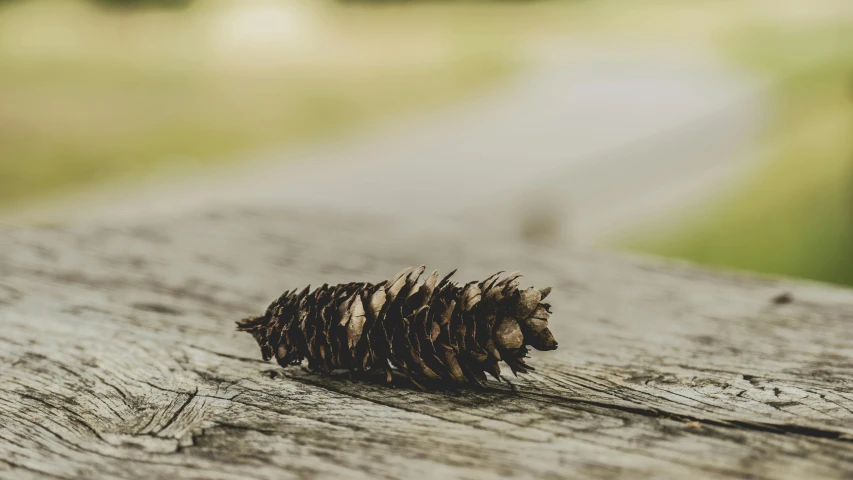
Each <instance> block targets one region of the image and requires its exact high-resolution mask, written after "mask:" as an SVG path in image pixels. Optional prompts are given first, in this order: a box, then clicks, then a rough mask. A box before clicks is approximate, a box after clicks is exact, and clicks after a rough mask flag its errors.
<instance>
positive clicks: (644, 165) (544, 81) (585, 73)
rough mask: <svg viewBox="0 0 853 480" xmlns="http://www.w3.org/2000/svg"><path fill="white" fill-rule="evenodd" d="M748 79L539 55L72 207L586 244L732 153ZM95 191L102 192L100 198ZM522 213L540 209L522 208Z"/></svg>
mask: <svg viewBox="0 0 853 480" xmlns="http://www.w3.org/2000/svg"><path fill="white" fill-rule="evenodd" d="M760 91H761V90H760V86H759V85H758V84H757V83H756V82H754V81H752V80H750V79H749V78H748V77H744V76H742V75H740V74H738V73H737V72H732V71H729V70H726V69H724V68H721V67H720V66H718V65H716V64H715V63H714V62H712V61H710V60H708V59H695V58H687V57H680V56H677V55H674V54H660V53H655V52H652V53H649V52H642V51H636V52H631V51H618V52H606V51H598V50H578V51H576V52H561V53H557V54H555V53H548V54H543V55H542V59H541V61H540V62H538V63H536V67H535V68H534V69H532V71H529V72H528V73H526V74H524V75H522V76H521V77H520V78H518V79H517V80H516V81H515V82H512V83H510V84H508V85H506V86H504V87H502V88H499V89H495V90H493V91H491V92H490V93H488V94H486V95H483V96H481V97H479V98H477V99H474V100H471V101H469V102H467V103H466V104H465V105H461V106H457V107H454V108H451V109H446V110H444V111H441V112H436V113H433V114H430V115H426V116H421V117H418V118H417V119H414V120H412V119H410V120H408V121H403V122H399V123H398V124H395V125H392V126H391V127H390V128H386V129H383V130H382V131H378V132H373V133H370V134H363V135H360V136H357V137H351V138H346V139H339V140H337V141H335V142H333V143H327V144H323V145H320V146H314V147H310V148H304V149H301V150H299V151H289V152H288V153H285V154H276V155H270V156H269V158H268V160H270V161H269V162H266V161H261V162H252V163H251V168H246V169H243V168H236V169H234V170H232V171H230V172H229V174H228V175H227V178H224V177H221V176H217V177H207V178H202V179H200V180H196V181H194V182H191V183H180V184H177V185H159V186H158V187H157V188H154V189H152V190H151V191H148V192H144V193H142V194H140V195H138V196H137V195H130V196H124V198H123V200H122V201H121V202H120V203H118V204H116V203H115V202H114V201H113V199H110V202H109V203H107V202H97V201H93V202H92V203H95V202H97V203H99V204H100V205H99V206H98V207H95V208H86V209H82V212H84V213H83V215H84V216H87V217H103V216H118V217H127V216H132V217H137V216H139V215H145V214H152V213H157V214H160V213H170V212H184V211H186V210H188V209H195V208H210V207H211V206H212V205H215V204H217V203H218V202H227V203H235V202H236V203H240V202H246V203H249V204H258V203H266V204H272V205H275V204H287V205H291V206H298V207H303V208H306V209H316V210H334V211H352V212H358V213H371V214H379V215H386V216H391V217H393V218H396V219H398V220H399V222H400V224H401V225H403V226H409V227H411V228H414V229H424V230H434V229H450V230H453V231H460V230H459V229H460V228H461V229H462V230H461V231H464V232H466V233H467V232H472V233H481V234H501V235H518V234H525V235H530V236H544V237H549V238H550V237H558V238H568V239H570V240H572V241H576V242H581V243H589V242H594V241H595V240H597V239H599V238H601V237H602V236H606V235H610V234H613V233H617V232H619V231H622V230H624V229H626V228H629V227H630V226H632V225H634V224H636V223H641V222H646V221H650V220H651V219H653V218H657V217H659V216H661V215H663V214H666V213H670V212H672V211H674V210H677V209H679V208H683V207H684V206H686V205H689V204H690V202H691V201H695V200H696V199H698V198H700V197H701V196H702V195H703V194H706V193H707V192H709V191H710V190H713V189H714V187H715V186H718V185H720V182H723V181H725V180H730V179H732V178H733V177H734V176H736V175H737V172H738V171H739V169H741V168H743V166H744V165H745V164H746V163H745V162H744V161H743V159H744V158H745V153H746V152H747V150H748V147H749V145H750V143H751V140H752V138H753V137H754V136H755V135H756V132H757V131H758V129H759V127H760V126H761V123H762V118H761V114H762V104H761V101H760V100H761V98H760V95H758V93H759V92H760ZM104 205H107V206H104ZM533 212H540V213H539V214H534V213H533Z"/></svg>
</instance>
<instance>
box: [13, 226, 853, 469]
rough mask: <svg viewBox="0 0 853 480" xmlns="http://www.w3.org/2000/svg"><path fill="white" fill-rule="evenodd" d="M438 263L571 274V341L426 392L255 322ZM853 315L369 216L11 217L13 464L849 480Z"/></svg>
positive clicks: (782, 289) (849, 307)
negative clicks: (299, 344) (266, 342)
mask: <svg viewBox="0 0 853 480" xmlns="http://www.w3.org/2000/svg"><path fill="white" fill-rule="evenodd" d="M424 263H425V264H428V266H429V267H434V268H441V269H443V270H445V271H447V270H449V269H452V268H456V267H459V268H460V272H459V274H458V277H459V278H460V279H468V278H471V279H475V278H480V277H484V276H485V275H488V274H490V273H493V271H495V270H499V269H503V270H515V269H519V270H522V271H523V272H524V273H525V274H526V277H525V278H524V279H523V280H524V283H526V284H529V285H536V286H546V285H551V286H553V287H554V293H552V296H553V301H552V303H553V305H554V308H553V310H554V312H555V315H554V317H552V325H553V327H552V330H553V331H554V333H555V335H556V336H557V338H558V340H559V341H560V348H559V349H558V350H556V351H555V352H548V353H540V352H536V353H534V357H533V359H532V360H531V364H532V365H534V366H535V367H537V371H536V372H535V373H534V374H532V375H530V376H528V377H526V378H523V379H519V380H518V381H517V385H516V386H517V391H513V389H510V388H509V387H508V386H506V385H504V384H497V383H495V384H494V385H492V386H490V388H488V389H486V390H458V391H432V392H419V391H415V390H411V389H407V388H402V387H398V388H389V387H387V386H385V385H381V384H373V383H364V382H361V383H357V382H352V381H350V380H348V379H347V378H345V377H343V376H342V377H320V376H316V375H313V374H310V373H307V372H304V371H302V370H300V369H298V368H291V369H287V370H283V369H280V368H277V366H276V365H274V364H272V363H264V362H262V361H260V360H259V352H258V351H257V347H256V345H255V344H254V342H253V340H252V339H251V338H250V337H249V336H248V335H245V334H239V333H238V332H235V331H234V324H233V322H234V321H235V320H236V319H239V318H241V317H243V316H246V315H250V314H255V313H258V312H260V311H262V310H263V309H264V308H265V307H266V305H267V304H268V303H269V301H271V300H272V299H273V298H274V297H276V296H277V295H278V294H280V293H281V292H282V291H284V290H286V289H289V288H294V287H301V286H304V285H306V284H314V285H319V284H322V283H323V282H330V283H334V282H341V281H353V280H378V279H383V278H385V277H387V276H388V275H389V274H391V273H393V272H396V271H397V270H399V269H400V268H401V267H403V266H406V265H412V264H415V265H419V264H424ZM782 293H789V294H790V297H791V301H790V302H787V303H786V302H776V301H774V298H776V297H777V296H778V295H780V294H782ZM549 298H550V297H549ZM851 322H853V291H850V290H845V289H840V288H835V287H830V286H825V285H819V284H812V283H804V282H792V281H784V280H777V279H761V278H755V277H749V276H745V275H737V274H731V273H720V272H708V271H702V270H698V269H694V268H690V267H686V266H683V265H677V264H664V263H661V262H660V261H656V260H648V259H647V260H643V259H637V258H628V257H621V256H617V255H614V254H610V253H598V252H590V251H575V250H572V249H570V248H545V247H533V246H525V245H517V244H511V243H501V242H498V241H494V240H481V239H476V238H466V239H461V238H445V237H441V236H438V235H432V236H425V235H413V234H412V233H411V232H408V233H407V232H405V231H400V230H398V229H397V228H395V227H394V225H391V224H386V223H382V222H380V221H376V220H368V219H356V218H343V217H330V216H322V217H317V216H308V215H300V214H296V213H293V212H288V211H274V210H270V211H264V210H234V211H228V212H217V213H215V214H201V213H199V214H196V215H194V216H192V217H190V218H171V219H159V220H151V221H149V222H147V223H145V224H131V223H127V224H124V225H112V226H102V225H94V224H90V225H78V226H74V227H62V228H60V227H46V228H40V229H13V230H11V229H7V230H6V231H3V232H0V327H2V328H0V344H2V347H0V362H2V363H0V365H2V368H0V389H2V393H0V417H2V421H0V477H4V478H48V477H57V478H81V477H89V478H91V477H106V476H109V477H115V478H151V477H170V478H270V479H273V478H275V479H281V478H304V477H314V476H319V477H341V478H418V477H455V478H493V477H508V478H572V477H581V478H610V477H630V478H644V477H655V478H660V477H673V478H675V477H678V478H683V477H685V476H687V475H693V476H697V475H698V476H700V477H709V478H714V477H719V478H722V477H732V476H735V477H745V478H803V477H821V478H849V476H850V475H853V462H851V460H853V421H851V420H853V381H852V380H853V379H851V377H852V376H853V368H851V365H850V358H851V355H853V329H851V328H849V325H850V324H851Z"/></svg>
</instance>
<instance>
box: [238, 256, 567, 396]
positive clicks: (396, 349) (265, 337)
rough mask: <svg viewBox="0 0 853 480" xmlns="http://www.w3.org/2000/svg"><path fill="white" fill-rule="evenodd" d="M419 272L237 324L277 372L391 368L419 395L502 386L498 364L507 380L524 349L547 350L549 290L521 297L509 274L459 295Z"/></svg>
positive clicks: (302, 299) (341, 289)
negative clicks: (490, 380)
mask: <svg viewBox="0 0 853 480" xmlns="http://www.w3.org/2000/svg"><path fill="white" fill-rule="evenodd" d="M423 272H424V267H423V266H422V267H419V268H417V269H415V268H411V267H410V268H407V269H405V270H403V271H402V272H400V273H398V274H397V275H395V276H394V277H393V278H392V279H391V280H388V281H385V282H382V283H378V284H372V283H348V284H342V285H337V286H333V287H330V286H329V285H323V286H322V287H320V288H318V289H316V290H314V291H313V292H309V289H310V287H306V288H305V289H304V290H302V291H301V292H299V293H297V292H296V290H293V291H292V292H285V293H284V294H283V295H282V296H281V297H279V298H278V300H276V301H274V302H273V303H272V304H271V305H270V306H269V308H267V311H266V313H265V314H264V315H263V316H261V317H254V318H248V319H245V320H242V321H240V322H237V329H238V330H240V331H243V332H249V333H251V334H252V336H253V337H254V338H255V340H257V342H258V345H260V347H261V354H262V355H263V358H264V360H269V359H270V358H272V357H273V356H275V358H276V360H277V361H278V363H279V364H280V365H281V366H282V367H287V366H289V365H298V364H300V363H301V362H302V360H303V359H306V358H307V359H308V367H309V368H310V369H312V370H314V371H319V372H326V373H327V372H330V371H332V370H338V369H348V370H350V372H351V373H360V372H371V371H379V372H384V373H385V374H386V378H387V381H388V382H391V380H392V369H391V366H393V367H394V368H396V369H397V370H398V371H400V372H402V373H403V374H405V375H406V376H407V377H408V378H409V379H410V380H411V381H412V383H414V384H415V385H417V386H418V387H421V388H423V385H424V384H425V383H428V382H436V381H445V382H454V383H468V384H475V385H484V383H485V382H486V375H485V373H486V372H488V373H490V374H491V375H492V376H494V377H495V378H497V379H498V380H500V372H501V370H500V367H499V366H498V362H500V361H501V360H503V361H504V362H506V363H507V365H509V368H510V369H511V370H512V372H513V373H514V374H518V373H519V372H520V373H527V371H528V370H533V367H530V366H528V365H527V364H525V363H524V358H525V357H526V356H527V353H528V346H531V347H533V348H535V349H537V350H553V349H555V348H557V342H556V340H555V339H554V336H553V335H552V334H551V331H550V330H548V317H550V305H548V304H547V303H541V301H542V299H543V298H545V297H546V296H547V295H548V293H549V292H550V291H551V289H550V288H545V289H542V290H536V289H534V288H528V289H527V290H519V289H518V282H517V281H516V279H517V278H518V277H519V276H520V275H519V274H518V273H513V274H510V275H509V276H507V277H506V278H504V279H503V280H500V281H499V276H500V273H501V272H499V273H496V274H495V275H492V276H491V277H489V278H487V279H486V280H483V281H482V282H471V283H468V284H466V285H465V286H464V287H461V286H459V285H457V284H456V283H455V282H451V281H450V277H451V276H452V275H453V274H454V273H455V272H456V271H455V270H454V271H453V272H451V273H450V275H447V276H446V277H445V278H444V279H443V280H441V281H440V282H439V281H438V271H435V272H433V274H432V275H430V276H429V277H428V278H427V279H426V280H425V281H424V282H423V283H420V284H419V283H418V279H419V278H420V277H421V275H422V274H423Z"/></svg>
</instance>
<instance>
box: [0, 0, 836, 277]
mask: <svg viewBox="0 0 853 480" xmlns="http://www.w3.org/2000/svg"><path fill="white" fill-rule="evenodd" d="M235 202H248V203H253V204H281V205H288V206H292V207H294V208H300V209H316V210H318V211H320V210H335V211H344V212H350V211H351V212H354V213H358V214H371V215H384V216H390V217H393V218H395V219H398V220H399V222H400V224H401V225H403V226H404V227H402V228H417V229H421V230H423V231H424V232H425V234H429V233H436V232H438V233H441V234H448V233H449V234H453V235H464V236H470V237H471V238H472V241H473V239H477V240H476V241H481V240H483V239H485V240H486V241H487V240H488V238H490V237H494V236H500V237H517V238H518V239H520V240H521V241H525V242H532V243H542V244H563V243H571V244H581V245H592V246H597V247H601V248H612V249H619V250H629V251H634V252H642V253H648V254H653V255H662V256H666V257H674V258H681V259H686V260H689V261H694V262H699V263H702V264H707V265H713V266H718V267H725V268H734V269H745V270H751V271H755V272H762V273H769V274H782V275H789V276H796V277H803V278H809V279H815V280H821V281H828V282H835V283H840V284H847V285H853V2H851V1H850V0H772V1H771V0H737V1H734V0H691V1H684V0H681V1H674V0H632V1H626V0H550V1H548V0H542V1H450V0H448V1H414V0H412V1H379V0H376V1H368V0H363V1H355V0H350V1H332V0H195V1H189V0H89V1H87V0H0V219H2V220H3V222H4V223H33V222H36V223H39V222H45V221H56V220H62V221H67V220H70V219H76V218H81V219H82V218H100V217H105V216H113V217H118V218H124V219H127V218H137V217H138V216H140V215H149V214H160V213H163V212H167V213H174V212H181V211H186V210H190V209H197V208H205V209H211V208H214V209H215V208H216V206H217V205H219V204H233V203H235Z"/></svg>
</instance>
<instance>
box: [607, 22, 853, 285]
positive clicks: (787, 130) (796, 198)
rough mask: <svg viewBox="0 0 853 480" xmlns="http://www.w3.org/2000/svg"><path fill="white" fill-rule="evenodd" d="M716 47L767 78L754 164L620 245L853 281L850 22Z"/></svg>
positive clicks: (734, 39)
mask: <svg viewBox="0 0 853 480" xmlns="http://www.w3.org/2000/svg"><path fill="white" fill-rule="evenodd" d="M830 13H831V12H830ZM722 46H723V48H724V49H725V51H727V52H729V54H730V55H731V56H732V58H733V59H735V60H736V61H738V62H739V63H740V64H741V65H744V66H746V67H747V68H749V69H752V70H754V71H756V72H758V73H760V74H762V75H763V76H765V77H766V78H767V79H768V80H769V81H770V82H771V85H773V87H772V90H771V92H770V95H769V100H770V103H769V106H770V108H771V111H770V113H771V114H772V119H771V124H770V126H769V128H768V129H767V131H766V132H765V133H764V136H763V138H762V139H761V141H760V145H759V149H758V151H757V152H750V153H753V154H757V155H759V156H760V157H761V162H760V164H759V165H758V166H757V167H756V168H755V170H754V172H753V173H752V174H751V176H750V177H749V178H748V179H747V181H746V182H745V183H744V184H742V185H740V186H739V187H737V188H736V189H734V190H733V191H730V192H727V193H725V194H723V195H720V197H719V198H717V199H716V200H714V201H713V202H712V203H711V204H710V205H707V206H705V208H704V210H703V211H701V212H699V213H696V214H694V215H693V216H692V217H691V218H686V219H682V220H681V221H680V222H677V223H676V224H675V225H674V226H672V227H670V228H666V229H663V230H658V231H654V232H649V231H646V232H638V233H637V234H636V235H634V236H632V237H629V238H628V239H627V240H624V241H622V242H620V245H621V246H623V247H627V248H628V249H631V250H635V251H641V252H645V253H651V254H656V255H662V256H668V257H675V258H681V259H686V260H689V261H693V262H697V263H701V264H706V265H712V266H716V267H727V268H734V269H743V270H752V271H756V272H763V273H768V274H778V275H786V276H795V277H803V278H808V279H814V280H820V281H827V282H834V283H840V284H846V285H853V22H852V21H851V20H850V18H849V17H847V18H846V19H845V18H844V17H839V18H833V17H830V18H829V19H828V21H824V22H820V23H817V24H810V25H807V26H805V27H802V28H794V29H792V28H780V27H779V26H777V25H755V26H751V27H750V28H749V29H745V30H742V31H737V32H733V33H732V35H730V36H728V37H726V38H725V39H724V41H723V42H722Z"/></svg>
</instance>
